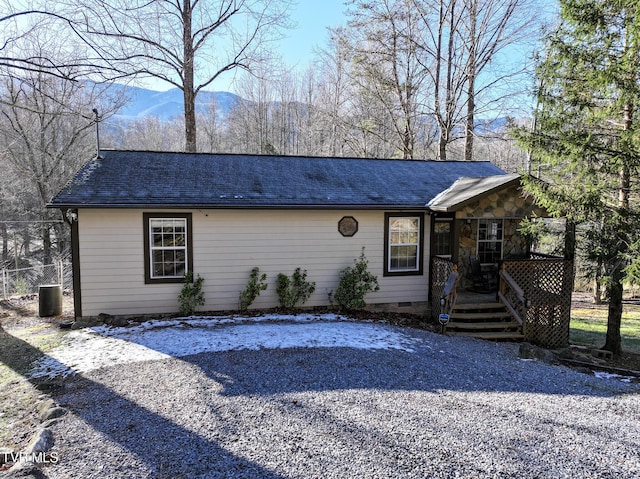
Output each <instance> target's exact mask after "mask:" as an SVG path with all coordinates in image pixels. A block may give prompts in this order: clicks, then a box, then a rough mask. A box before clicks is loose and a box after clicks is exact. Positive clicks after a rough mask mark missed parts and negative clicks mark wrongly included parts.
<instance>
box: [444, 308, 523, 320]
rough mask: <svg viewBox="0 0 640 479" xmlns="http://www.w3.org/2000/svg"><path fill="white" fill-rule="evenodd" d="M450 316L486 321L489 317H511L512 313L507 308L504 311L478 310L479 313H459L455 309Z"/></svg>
mask: <svg viewBox="0 0 640 479" xmlns="http://www.w3.org/2000/svg"><path fill="white" fill-rule="evenodd" d="M449 317H450V318H451V319H452V320H454V319H466V320H474V321H484V320H489V319H509V318H511V314H510V313H509V312H508V311H507V310H506V309H505V310H503V311H492V312H484V313H483V312H477V313H458V312H456V311H455V310H454V311H453V313H451V314H450V315H449Z"/></svg>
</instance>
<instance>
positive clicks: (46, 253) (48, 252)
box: [42, 223, 51, 264]
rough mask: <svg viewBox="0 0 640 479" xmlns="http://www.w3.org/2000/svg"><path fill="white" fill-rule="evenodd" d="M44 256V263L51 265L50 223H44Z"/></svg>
mask: <svg viewBox="0 0 640 479" xmlns="http://www.w3.org/2000/svg"><path fill="white" fill-rule="evenodd" d="M42 254H43V259H42V263H43V264H51V228H50V227H49V224H48V223H42Z"/></svg>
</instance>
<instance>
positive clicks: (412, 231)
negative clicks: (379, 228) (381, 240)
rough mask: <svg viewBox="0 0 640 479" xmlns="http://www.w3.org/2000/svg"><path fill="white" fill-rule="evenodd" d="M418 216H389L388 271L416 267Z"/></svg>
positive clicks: (418, 232) (418, 233)
mask: <svg viewBox="0 0 640 479" xmlns="http://www.w3.org/2000/svg"><path fill="white" fill-rule="evenodd" d="M419 243H420V218H416V217H389V245H388V248H389V250H388V251H389V264H388V268H389V271H415V270H417V269H419V268H418V263H419V258H418V245H419Z"/></svg>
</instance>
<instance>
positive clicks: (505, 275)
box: [500, 270, 527, 304]
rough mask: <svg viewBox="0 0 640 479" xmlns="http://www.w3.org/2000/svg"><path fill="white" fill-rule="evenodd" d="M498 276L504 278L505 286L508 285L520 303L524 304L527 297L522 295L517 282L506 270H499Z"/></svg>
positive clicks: (522, 292)
mask: <svg viewBox="0 0 640 479" xmlns="http://www.w3.org/2000/svg"><path fill="white" fill-rule="evenodd" d="M500 277H501V278H502V279H504V281H505V283H507V286H509V287H510V288H511V289H512V290H513V292H514V293H515V294H516V297H517V298H518V300H519V301H520V302H521V303H522V304H525V303H526V301H527V298H525V297H524V291H522V288H521V287H520V286H518V283H516V281H515V280H514V279H513V278H512V277H511V275H510V274H509V273H507V272H506V271H504V270H502V271H500Z"/></svg>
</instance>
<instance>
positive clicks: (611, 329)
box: [602, 262, 624, 356]
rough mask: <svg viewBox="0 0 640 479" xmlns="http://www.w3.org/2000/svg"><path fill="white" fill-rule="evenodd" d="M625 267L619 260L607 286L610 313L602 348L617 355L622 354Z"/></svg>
mask: <svg viewBox="0 0 640 479" xmlns="http://www.w3.org/2000/svg"><path fill="white" fill-rule="evenodd" d="M623 267H624V265H622V264H621V262H618V264H617V265H616V266H615V268H614V271H613V273H612V274H611V283H610V284H609V287H608V288H607V290H608V293H609V315H608V318H607V336H606V339H605V343H604V346H603V347H602V349H604V350H606V351H611V352H612V353H613V354H614V355H615V356H619V355H621V354H622V338H621V335H620V325H621V323H622V291H623V286H622V279H623V274H622V268H623Z"/></svg>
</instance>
